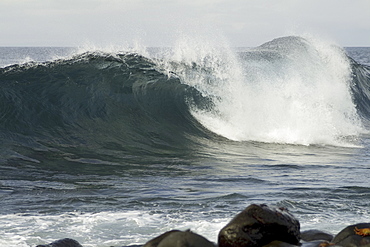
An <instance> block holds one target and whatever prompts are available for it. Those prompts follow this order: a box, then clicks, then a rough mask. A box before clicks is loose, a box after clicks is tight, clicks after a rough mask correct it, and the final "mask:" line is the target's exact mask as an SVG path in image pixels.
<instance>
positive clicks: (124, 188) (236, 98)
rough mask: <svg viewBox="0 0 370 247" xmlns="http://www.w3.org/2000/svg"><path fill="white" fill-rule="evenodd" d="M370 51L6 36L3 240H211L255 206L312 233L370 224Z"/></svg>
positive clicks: (1, 118)
mask: <svg viewBox="0 0 370 247" xmlns="http://www.w3.org/2000/svg"><path fill="white" fill-rule="evenodd" d="M194 50H196V51H198V52H195V53H194ZM369 51H370V48H346V49H344V50H343V49H341V48H338V47H336V46H332V45H330V44H326V43H325V42H323V41H318V40H310V39H305V38H299V37H285V38H280V39H276V40H273V41H271V42H267V43H265V44H263V45H261V46H259V47H256V48H253V49H238V51H235V50H234V49H229V48H227V47H223V48H222V49H221V48H220V47H210V46H204V45H203V44H196V43H193V44H186V43H183V45H182V46H181V47H176V48H174V49H147V50H145V51H136V52H132V51H130V52H128V51H125V50H123V51H114V52H112V51H109V52H107V51H96V50H94V51H91V50H89V51H84V52H81V51H78V50H77V49H74V48H0V64H1V66H2V68H0V83H1V92H0V135H1V139H2V143H1V144H0V154H1V156H0V197H1V206H2V211H1V214H0V218H1V222H2V224H1V226H0V244H1V245H4V246H5V245H9V246H10V245H13V246H35V245H37V244H41V243H48V242H51V241H53V240H56V239H59V238H64V237H70V238H74V239H76V240H78V241H79V242H80V243H82V244H83V245H84V246H123V245H129V244H135V243H138V244H140V243H144V242H146V241H147V240H149V239H150V238H152V237H154V236H156V235H159V234H161V233H162V232H164V231H167V230H171V229H181V230H185V229H188V228H191V229H192V230H194V231H195V232H197V233H199V234H201V235H204V236H205V237H207V238H209V239H210V240H212V241H216V236H217V234H218V231H219V230H220V229H221V228H222V227H223V226H224V225H225V224H226V223H227V222H228V221H229V220H230V219H231V218H232V217H233V216H234V215H235V214H236V213H237V212H239V211H240V210H242V209H244V208H245V207H246V206H248V205H249V204H251V203H267V204H270V205H273V206H284V207H287V208H288V209H289V210H290V211H291V212H292V213H293V214H294V215H295V216H296V217H297V218H298V219H299V221H300V222H301V227H302V229H304V230H305V229H312V228H315V229H320V230H326V231H329V232H332V233H337V232H338V231H339V230H341V229H342V228H344V227H345V226H347V225H349V224H354V223H359V222H368V221H369V220H370V216H369V213H368V212H369V211H368V208H369V202H370V184H369V181H368V178H369V175H370V157H369V149H370V138H369V133H368V130H369V127H368V126H369V124H368V119H369V116H370V115H369V114H370V113H369V110H370V107H369V102H370V101H369V97H370V94H369V91H368V85H369V83H370V79H369V75H370V73H369V71H370V69H369V67H368V65H369V64H370V62H369V61H370V56H369Z"/></svg>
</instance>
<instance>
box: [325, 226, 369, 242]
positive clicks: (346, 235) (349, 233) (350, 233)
mask: <svg viewBox="0 0 370 247" xmlns="http://www.w3.org/2000/svg"><path fill="white" fill-rule="evenodd" d="M367 228H369V229H367ZM356 229H357V230H356ZM356 232H358V233H360V234H361V233H363V235H359V234H356ZM367 234H368V235H367ZM332 242H333V243H334V244H335V245H339V246H343V247H370V223H360V224H355V225H350V226H347V227H346V228H344V229H343V230H342V231H340V232H339V233H338V234H337V235H336V236H335V237H334V239H333V241H332Z"/></svg>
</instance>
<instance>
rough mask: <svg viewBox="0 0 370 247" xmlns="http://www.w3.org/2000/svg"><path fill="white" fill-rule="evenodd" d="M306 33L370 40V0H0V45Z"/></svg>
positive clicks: (238, 40)
mask: <svg viewBox="0 0 370 247" xmlns="http://www.w3.org/2000/svg"><path fill="white" fill-rule="evenodd" d="M304 33H311V34H313V35H315V36H321V37H323V38H325V39H329V40H330V41H333V42H335V43H337V44H339V45H341V46H370V0H0V46H81V45H83V44H84V43H90V44H96V45H120V44H132V43H134V42H139V43H140V44H142V45H143V46H172V45H173V44H174V42H175V41H176V39H177V38H178V37H179V36H180V35H184V34H185V35H188V36H190V37H191V36H194V37H195V36H204V37H208V38H209V39H217V38H219V37H224V38H225V39H226V40H227V41H228V42H229V43H230V45H232V46H243V47H251V46H257V45H260V44H262V43H264V42H266V41H269V40H271V39H273V38H276V37H281V36H286V35H292V34H304Z"/></svg>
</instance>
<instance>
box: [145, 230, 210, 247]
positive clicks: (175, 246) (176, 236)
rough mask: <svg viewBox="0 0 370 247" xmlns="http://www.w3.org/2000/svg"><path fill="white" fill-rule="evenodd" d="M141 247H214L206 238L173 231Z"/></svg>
mask: <svg viewBox="0 0 370 247" xmlns="http://www.w3.org/2000/svg"><path fill="white" fill-rule="evenodd" d="M143 247H215V245H214V244H213V243H212V242H210V241H208V240H207V239H206V238H204V237H202V236H200V235H198V234H196V233H194V232H192V231H190V230H187V231H184V232H183V231H178V230H173V231H169V232H165V233H163V234H162V235H160V236H158V237H156V238H154V239H152V240H150V241H149V242H147V243H146V244H145V245H144V246H143Z"/></svg>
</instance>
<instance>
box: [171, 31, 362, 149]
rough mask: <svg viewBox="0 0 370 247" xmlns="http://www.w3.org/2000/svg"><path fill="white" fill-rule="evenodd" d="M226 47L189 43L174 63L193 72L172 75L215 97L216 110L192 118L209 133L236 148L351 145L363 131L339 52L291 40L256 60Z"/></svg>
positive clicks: (180, 45)
mask: <svg viewBox="0 0 370 247" xmlns="http://www.w3.org/2000/svg"><path fill="white" fill-rule="evenodd" d="M219 48H220V47H219V46H215V45H214V44H212V43H211V42H205V41H204V40H201V41H197V40H196V39H184V40H182V41H180V42H179V43H178V45H177V46H176V47H175V51H174V56H173V60H174V61H177V63H180V64H181V63H182V64H185V65H188V67H191V70H189V69H183V70H181V69H179V68H172V69H174V70H175V71H176V73H177V74H178V75H180V77H181V78H182V80H183V81H184V83H186V84H189V85H191V86H194V87H195V88H197V89H198V90H200V91H201V92H202V93H203V94H204V95H205V96H210V97H212V98H213V101H214V103H215V106H216V107H214V108H213V109H212V110H211V111H209V110H207V111H204V110H199V109H197V108H196V107H194V108H193V111H192V113H193V115H194V116H195V117H196V118H197V119H198V120H199V122H200V123H202V124H203V125H204V126H205V127H206V128H208V129H209V130H211V131H213V132H215V133H217V134H219V135H222V136H224V137H227V138H228V139H231V140H235V141H249V140H253V141H261V142H273V143H290V144H303V145H310V144H324V145H325V144H330V145H345V146H346V145H352V144H353V143H351V141H349V140H352V139H356V136H357V135H359V134H360V133H361V132H362V131H363V129H362V126H361V121H360V119H359V117H358V115H357V113H356V108H355V105H354V103H353V101H352V98H351V93H350V89H349V80H350V75H351V70H350V65H349V62H348V61H347V59H346V57H345V54H344V52H343V51H342V50H341V49H339V48H338V47H336V46H333V45H331V44H328V43H325V42H323V41H320V40H315V39H313V38H305V39H303V38H298V37H288V38H285V39H281V40H277V41H274V42H271V43H269V44H266V45H264V46H261V47H260V48H257V49H254V50H253V51H251V52H249V55H250V56H252V59H251V58H250V57H249V58H248V57H247V58H243V59H239V58H237V57H236V55H235V53H234V52H232V50H231V49H228V48H227V46H223V49H219ZM253 56H254V57H253ZM268 56H270V57H268ZM189 71H190V72H189Z"/></svg>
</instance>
